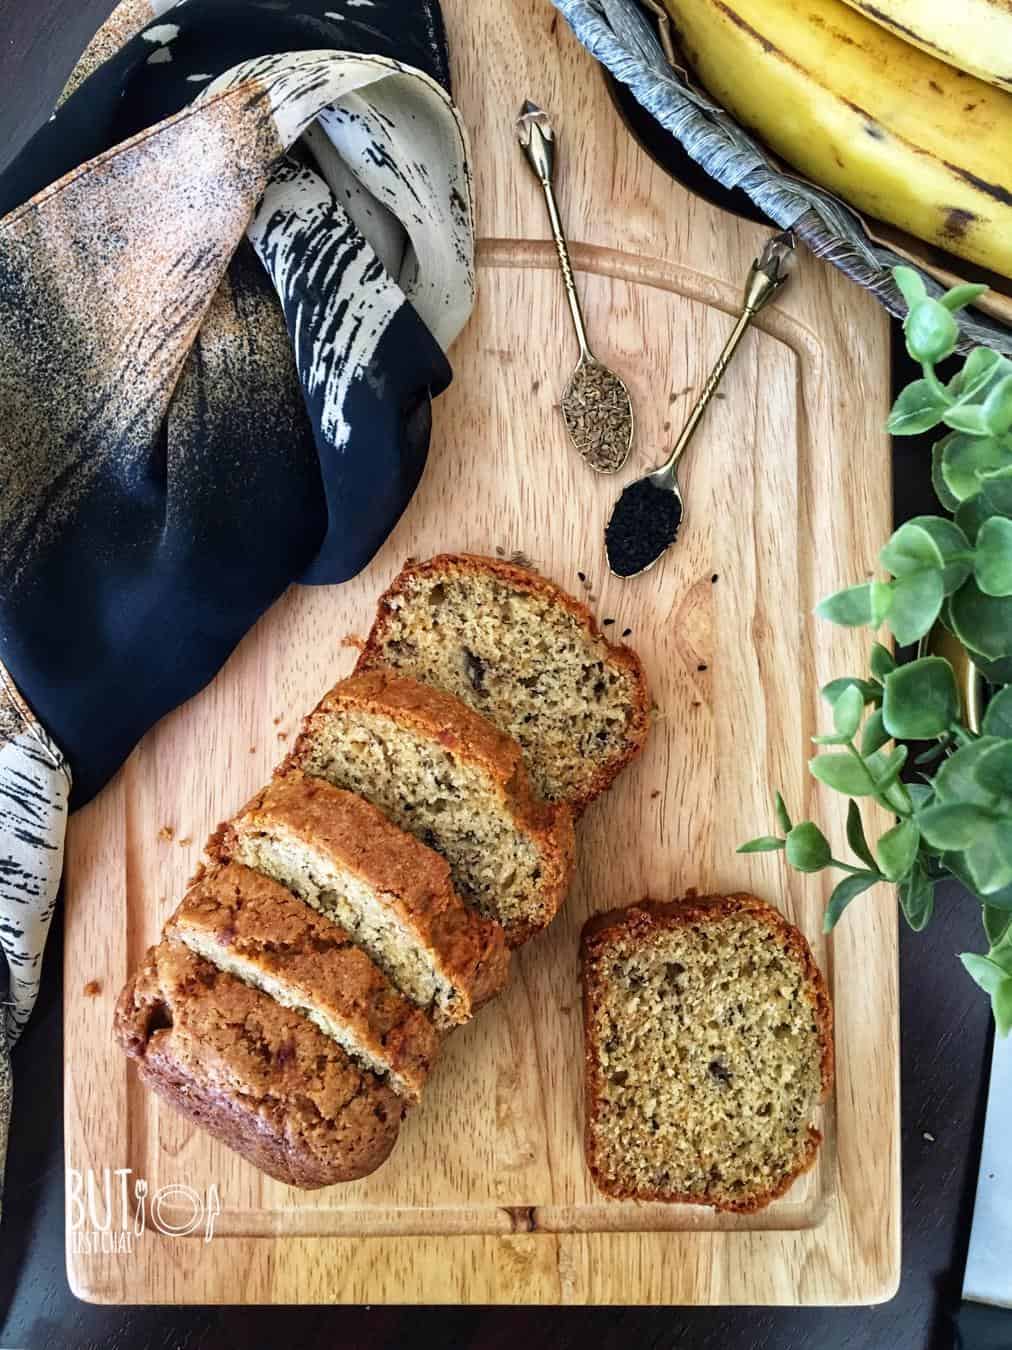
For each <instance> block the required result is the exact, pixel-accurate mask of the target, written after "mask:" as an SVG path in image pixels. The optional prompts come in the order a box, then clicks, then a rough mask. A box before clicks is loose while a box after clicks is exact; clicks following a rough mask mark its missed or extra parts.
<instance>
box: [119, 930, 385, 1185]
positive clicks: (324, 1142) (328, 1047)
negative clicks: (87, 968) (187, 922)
mask: <svg viewBox="0 0 1012 1350" xmlns="http://www.w3.org/2000/svg"><path fill="white" fill-rule="evenodd" d="M115 1033H116V1037H117V1039H118V1040H119V1042H120V1044H121V1045H122V1046H123V1048H124V1050H125V1051H126V1052H127V1054H128V1055H130V1056H132V1057H133V1058H134V1059H135V1060H136V1061H137V1071H138V1073H139V1075H140V1078H141V1081H142V1082H143V1083H144V1084H145V1085H146V1086H147V1087H150V1088H152V1089H153V1090H154V1091H155V1092H157V1093H158V1094H159V1096H161V1097H163V1098H164V1099H165V1100H166V1101H167V1102H168V1103H169V1104H170V1105H171V1106H173V1107H174V1108H175V1109H176V1110H177V1111H179V1112H181V1113H182V1114H183V1115H185V1116H187V1117H188V1118H189V1119H190V1120H192V1121H194V1122H195V1123H196V1124H197V1125H200V1126H201V1127H202V1128H203V1129H205V1130H207V1131H208V1133H210V1134H213V1135H214V1136H215V1137H216V1138H218V1139H220V1140H221V1141H222V1142H223V1143H225V1144H227V1145H228V1147H229V1148H231V1149H234V1150H235V1152H237V1153H240V1154H241V1155H242V1156H243V1157H244V1158H246V1159H248V1161H249V1162H251V1163H253V1164H254V1166H256V1167H259V1168H260V1169H261V1171H264V1172H266V1173H268V1175H269V1176H272V1177H274V1178H276V1179H277V1180H278V1181H284V1182H287V1183H288V1184H289V1185H292V1186H301V1187H304V1188H306V1189H312V1188H314V1187H317V1186H329V1185H332V1184H333V1183H334V1182H338V1181H354V1180H355V1179H356V1178H358V1177H363V1176H366V1175H367V1174H368V1173H369V1172H374V1171H375V1170H376V1168H377V1167H379V1165H380V1164H381V1163H382V1162H384V1161H385V1160H386V1158H387V1157H388V1156H389V1154H390V1151H391V1149H392V1148H393V1146H394V1144H395V1142H396V1140H397V1134H398V1131H399V1129H400V1123H401V1119H402V1117H403V1114H404V1110H405V1106H404V1103H403V1101H402V1099H401V1098H400V1097H398V1096H397V1094H396V1093H395V1092H394V1091H393V1089H392V1088H391V1087H389V1086H388V1085H387V1084H386V1083H384V1082H382V1081H381V1080H380V1079H378V1078H377V1077H376V1075H375V1074H372V1073H370V1072H368V1070H363V1069H360V1068H358V1067H357V1066H356V1065H355V1064H353V1063H352V1061H351V1060H350V1059H349V1058H348V1056H347V1055H346V1054H345V1052H344V1051H343V1050H342V1049H341V1047H340V1046H339V1045H337V1044H336V1042H334V1041H333V1040H331V1038H330V1037H329V1036H325V1035H324V1034H323V1032H322V1031H320V1030H319V1029H318V1028H317V1027H315V1026H314V1025H313V1023H312V1022H310V1021H309V1019H308V1018H306V1017H303V1016H302V1015H301V1013H297V1012H293V1011H291V1010H290V1009H288V1008H284V1007H282V1006H281V1005H280V1004H279V1003H276V1002H275V1000H274V999H272V998H269V997H268V996H267V995H266V994H263V993H261V992H260V990H258V989H254V988H252V987H251V986H250V985H248V984H244V983H243V981H242V980H238V979H236V978H235V976H233V975H229V974H227V973H225V972H224V971H221V970H219V969H218V968H217V967H216V966H214V965H212V964H211V963H210V962H209V961H205V960H203V959H202V958H201V957H199V956H197V955H196V954H195V953H194V952H192V951H190V950H189V948H188V947H185V946H182V945H181V944H179V943H176V942H171V941H162V942H161V943H159V945H158V946H157V947H152V948H151V949H150V950H149V952H148V954H147V956H146V957H145V959H144V961H143V962H142V963H141V966H140V968H139V969H138V970H137V971H136V972H135V974H134V975H133V977H132V978H131V980H130V981H129V982H128V984H127V986H126V988H125V989H124V990H123V992H122V994H121V995H120V997H119V1001H118V1003H117V1005H116V1018H115Z"/></svg>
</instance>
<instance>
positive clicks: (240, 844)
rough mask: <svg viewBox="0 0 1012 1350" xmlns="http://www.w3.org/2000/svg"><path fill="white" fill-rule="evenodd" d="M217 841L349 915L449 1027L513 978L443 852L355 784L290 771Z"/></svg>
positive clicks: (497, 936) (498, 934) (230, 853)
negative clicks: (463, 898)
mask: <svg viewBox="0 0 1012 1350" xmlns="http://www.w3.org/2000/svg"><path fill="white" fill-rule="evenodd" d="M209 850H210V852H211V854H212V856H216V857H218V858H219V859H228V858H233V859H235V860H236V861H237V862H240V863H243V864H244V865H245V866H247V867H251V868H254V869H255V870H256V871H258V872H262V873H264V874H265V875H266V876H269V877H273V878H274V879H275V880H277V881H279V882H281V883H283V885H284V886H287V887H288V889H289V890H290V891H294V892H295V894H296V895H297V896H299V897H300V898H301V899H302V900H304V901H306V903H307V904H309V905H312V906H313V908H314V909H317V910H319V912H320V913H321V914H325V915H327V916H328V917H329V918H331V919H333V920H334V921H335V922H337V923H338V924H340V926H341V927H342V928H343V929H344V930H345V931H346V932H347V933H348V934H350V936H351V938H352V940H353V941H354V942H355V943H356V944H358V945H359V946H360V947H361V948H363V949H364V951H366V952H368V954H369V956H370V957H372V959H373V961H375V962H376V965H377V966H379V968H380V969H381V970H382V971H384V972H385V974H386V975H387V976H388V977H389V978H390V980H391V981H392V982H393V984H395V985H396V986H397V988H398V989H400V990H401V992H402V993H403V994H405V995H406V996H407V997H408V998H409V999H411V1000H412V1001H413V1002H414V1003H416V1004H418V1006H419V1007H421V1008H424V1009H426V1010H428V1011H430V1012H431V1013H432V1015H433V1017H434V1019H435V1020H436V1021H437V1022H438V1023H439V1024H440V1025H444V1026H448V1025H452V1024H454V1023H459V1022H466V1021H467V1020H468V1018H469V1017H470V1016H471V1014H472V1012H473V1011H474V1009H475V1008H476V1007H478V1006H479V1005H480V1004H481V1003H483V1002H485V1001H486V1000H487V999H489V998H492V997H493V996H494V995H495V994H497V993H498V992H499V990H500V989H501V988H502V987H503V985H504V984H505V983H506V979H507V977H508V974H509V951H508V950H507V948H506V942H505V937H504V935H503V931H502V929H501V928H500V927H499V925H498V924H496V923H492V922H490V921H488V920H487V919H482V918H480V917H479V916H478V915H477V914H473V913H472V912H471V911H470V910H469V909H467V908H466V907H465V906H464V905H462V904H461V902H460V900H459V899H458V898H457V896H456V895H455V893H454V890H453V887H452V885H451V884H450V872H449V868H448V867H447V865H446V862H445V860H444V859H442V858H441V857H440V856H439V855H438V854H437V853H433V851H432V850H431V849H429V848H426V847H425V845H424V844H420V843H419V842H418V840H417V839H414V838H413V837H412V836H411V835H410V834H406V833H405V832H404V831H403V830H399V829H398V828H397V826H396V825H393V824H391V822H390V821H389V820H387V818H386V816H384V815H383V813H382V812H381V811H379V810H377V808H376V807H374V806H370V805H369V803H368V802H366V801H364V800H363V799H362V798H361V797H356V796H355V795H354V794H353V793H351V792H344V791H342V790H341V789H339V788H335V787H334V786H332V784H330V783H326V782H323V781H322V780H321V779H318V778H307V777H306V776H305V775H303V774H300V773H297V772H289V773H286V774H281V775H279V776H278V777H276V778H275V779H274V781H273V782H271V783H270V784H268V786H267V787H266V788H264V789H263V790H262V791H261V792H259V793H257V795H256V796H255V797H254V798H253V800H252V801H251V802H250V803H249V804H248V805H247V806H245V807H244V808H243V810H242V811H240V812H239V814H238V815H237V816H236V817H235V819H234V820H232V821H231V822H229V823H228V824H227V825H225V826H223V827H222V829H221V830H220V831H219V832H218V834H217V835H215V836H212V840H211V843H210V845H209Z"/></svg>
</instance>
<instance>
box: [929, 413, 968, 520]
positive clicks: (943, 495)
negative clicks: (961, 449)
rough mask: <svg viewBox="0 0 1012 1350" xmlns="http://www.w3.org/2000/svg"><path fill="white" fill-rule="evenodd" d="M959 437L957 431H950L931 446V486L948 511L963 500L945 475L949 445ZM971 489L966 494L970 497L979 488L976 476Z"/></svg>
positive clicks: (954, 508) (953, 509) (952, 509)
mask: <svg viewBox="0 0 1012 1350" xmlns="http://www.w3.org/2000/svg"><path fill="white" fill-rule="evenodd" d="M956 439H957V433H956V432H955V431H950V432H949V434H948V436H943V437H942V439H941V440H940V441H936V442H935V443H934V445H933V446H932V447H931V486H932V487H933V488H934V489H935V496H936V497H937V498H938V500H939V501H940V502H941V503H942V505H943V506H944V507H945V509H946V511H955V510H956V508H957V507H958V506H959V504H960V502H961V501H962V500H963V499H962V497H957V496H956V494H955V493H954V492H953V491H952V489H951V488H950V487H949V484H948V482H947V481H946V477H945V457H946V453H947V451H948V448H949V446H950V445H951V444H952V442H953V441H955V440H956ZM970 482H971V490H970V492H968V493H967V494H966V496H967V499H969V498H970V497H971V496H972V495H973V494H974V493H976V492H977V491H978V490H979V488H978V480H977V478H976V477H974V478H972V479H971V480H970Z"/></svg>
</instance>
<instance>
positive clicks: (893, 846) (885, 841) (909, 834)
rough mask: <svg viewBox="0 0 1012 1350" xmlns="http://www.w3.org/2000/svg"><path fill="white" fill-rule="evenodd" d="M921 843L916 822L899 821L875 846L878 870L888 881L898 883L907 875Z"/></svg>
mask: <svg viewBox="0 0 1012 1350" xmlns="http://www.w3.org/2000/svg"><path fill="white" fill-rule="evenodd" d="M920 842H921V832H920V830H919V829H918V827H917V822H916V821H913V820H901V821H900V823H899V824H898V825H894V826H893V828H892V829H891V830H887V831H886V833H885V834H884V835H882V837H881V839H880V840H879V841H878V844H877V845H876V848H875V852H876V853H877V854H878V868H879V871H880V872H881V873H882V874H883V876H885V877H887V878H888V879H889V880H890V881H900V880H902V878H903V877H905V876H906V875H907V873H908V872H909V871H910V869H911V868H912V867H913V865H914V862H915V861H916V859H917V849H918V847H919V845H920Z"/></svg>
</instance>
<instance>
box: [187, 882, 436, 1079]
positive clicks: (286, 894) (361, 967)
mask: <svg viewBox="0 0 1012 1350" xmlns="http://www.w3.org/2000/svg"><path fill="white" fill-rule="evenodd" d="M163 931H164V935H165V936H166V937H169V938H173V939H178V940H179V941H181V942H186V943H187V944H188V945H192V944H193V942H194V941H197V942H201V943H202V944H204V945H205V946H207V945H210V947H212V948H217V949H218V952H219V953H220V952H223V953H224V954H225V955H226V957H228V958H231V959H234V960H238V961H240V962H242V963H243V964H244V965H245V966H247V967H248V968H250V969H252V971H254V972H255V973H256V975H258V976H262V977H265V978H267V979H269V980H271V981H273V982H275V983H276V984H278V985H281V986H283V987H284V988H285V989H287V990H289V991H290V993H291V996H292V998H293V999H294V1001H295V1002H296V1003H297V1004H302V1005H305V1006H307V1007H313V1008H316V1009H319V1010H320V1011H321V1012H322V1013H323V1014H324V1015H325V1016H326V1017H328V1018H329V1019H330V1020H331V1021H332V1022H333V1023H336V1024H338V1025H340V1026H342V1027H346V1028H347V1029H348V1031H349V1032H350V1034H351V1038H352V1039H353V1041H354V1045H355V1046H357V1047H361V1050H362V1051H363V1052H364V1053H365V1054H366V1055H368V1057H369V1058H368V1060H367V1061H366V1062H367V1063H368V1064H369V1065H370V1066H372V1067H376V1066H381V1067H385V1068H386V1070H387V1071H388V1072H389V1073H390V1074H391V1075H392V1078H391V1084H392V1086H393V1087H394V1088H395V1090H397V1091H398V1092H399V1093H400V1094H401V1095H402V1096H405V1097H407V1098H408V1099H409V1101H417V1100H418V1098H419V1096H420V1094H421V1090H422V1086H423V1084H424V1082H425V1079H426V1077H427V1076H428V1073H429V1070H430V1068H431V1066H432V1063H433V1061H434V1060H435V1058H436V1055H437V1054H438V1051H439V1042H440V1036H439V1033H438V1032H437V1031H436V1028H435V1027H434V1026H433V1024H432V1022H431V1021H430V1020H429V1018H428V1017H427V1016H426V1015H425V1013H424V1012H422V1010H421V1009H420V1008H417V1007H415V1005H414V1004H413V1003H411V1002H409V1000H408V999H406V998H405V997H404V996H403V994H401V993H399V992H398V991H397V990H396V989H395V988H394V986H393V985H392V984H391V983H390V981H389V980H388V979H387V977H386V976H385V975H384V974H383V972H382V971H381V970H380V969H379V967H378V966H377V965H376V964H375V963H374V962H373V961H371V960H370V959H369V957H368V956H367V955H366V953H365V952H364V951H362V950H361V948H360V947H357V946H356V945H355V943H354V942H353V941H352V939H351V937H350V936H349V935H348V934H347V933H346V932H345V931H344V929H343V928H341V927H340V926H339V925H338V924H336V923H334V922H333V920H331V919H328V918H327V917H326V916H325V915H322V914H319V913H317V911H316V910H314V909H312V908H311V907H310V906H309V905H307V904H305V903H304V902H303V901H302V900H299V899H298V898H297V897H296V896H294V895H292V894H291V892H290V891H288V890H286V889H285V887H284V886H282V885H281V884H280V882H277V881H274V880H272V879H271V878H270V877H267V876H264V875H263V874H262V873H260V872H254V871H252V870H251V869H250V868H248V867H243V866H242V865H241V864H239V863H227V864H225V865H223V866H219V867H212V868H209V869H207V870H206V871H205V872H204V873H203V875H202V876H201V877H200V878H199V880H197V881H196V882H195V883H194V885H193V886H191V888H190V889H189V890H188V891H187V893H186V895H185V896H184V897H183V900H182V901H181V903H180V905H179V908H178V909H177V910H176V912H175V914H173V916H172V918H171V919H169V921H168V923H167V924H166V925H165V928H164V930H163ZM197 954H198V955H201V954H203V955H205V956H207V958H208V959H209V960H211V961H213V962H214V963H215V964H221V961H220V959H219V957H218V955H217V953H214V952H209V951H204V952H203V953H202V952H201V950H200V948H197ZM235 973H237V974H238V976H239V978H243V972H242V971H239V972H235ZM321 1030H323V1028H321ZM345 1048H346V1049H348V1050H349V1053H351V1054H352V1057H353V1058H354V1057H355V1052H354V1049H353V1048H352V1047H349V1046H346V1047H345ZM377 1071H379V1070H377Z"/></svg>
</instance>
